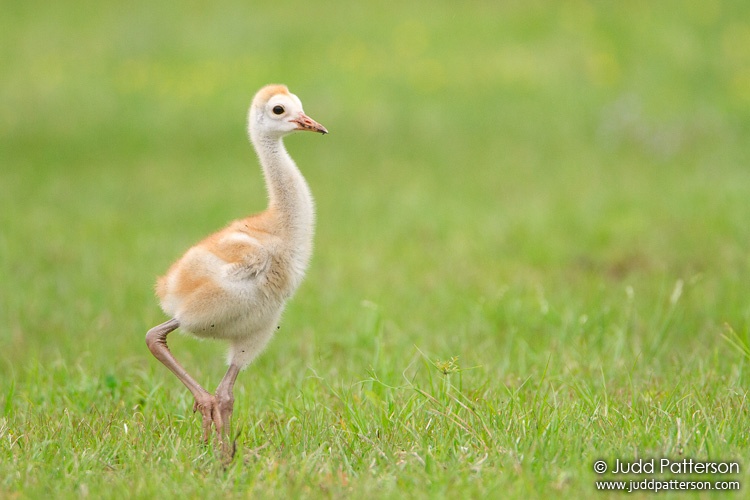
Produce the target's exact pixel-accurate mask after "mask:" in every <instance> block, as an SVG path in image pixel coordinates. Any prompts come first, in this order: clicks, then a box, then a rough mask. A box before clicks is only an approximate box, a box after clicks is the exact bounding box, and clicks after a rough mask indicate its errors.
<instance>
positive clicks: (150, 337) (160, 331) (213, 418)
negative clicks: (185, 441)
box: [146, 318, 236, 442]
mask: <svg viewBox="0 0 750 500" xmlns="http://www.w3.org/2000/svg"><path fill="white" fill-rule="evenodd" d="M179 326H180V322H179V321H177V320H176V319H174V318H173V319H170V320H169V321H166V322H164V323H162V324H161V325H158V326H155V327H153V328H152V329H150V330H149V331H148V333H147V334H146V345H147V346H148V348H149V350H150V351H151V353H152V354H153V355H154V357H156V359H158V360H159V361H161V362H162V364H163V365H164V366H166V367H167V368H169V369H170V370H171V371H172V373H174V374H175V375H176V376H177V378H178V379H180V381H181V382H182V383H183V384H185V387H187V388H188V390H190V392H191V393H192V394H193V397H194V398H195V404H193V411H196V410H200V412H201V415H203V440H204V441H206V442H208V438H209V436H210V434H211V424H212V423H213V424H214V426H215V427H216V432H217V434H218V435H219V439H221V437H222V429H223V420H222V412H221V410H220V405H219V404H218V402H217V399H216V397H215V396H213V395H211V394H209V393H208V391H206V390H205V389H204V388H203V387H201V385H200V384H199V383H198V382H196V381H195V379H194V378H193V377H191V376H190V374H189V373H188V372H187V371H186V370H185V369H184V368H183V367H182V365H181V364H180V363H179V362H178V361H177V360H176V359H175V357H174V355H172V352H171V351H170V350H169V347H167V335H169V334H170V333H172V332H173V331H175V330H176V329H177V328H178V327H179ZM227 375H229V373H227ZM225 378H226V377H225ZM235 378H236V375H235ZM222 384H223V381H222ZM233 384H234V379H233V380H232V384H230V385H229V393H230V395H231V390H232V385H233ZM220 387H221V385H220ZM229 415H230V416H231V409H230V412H229Z"/></svg>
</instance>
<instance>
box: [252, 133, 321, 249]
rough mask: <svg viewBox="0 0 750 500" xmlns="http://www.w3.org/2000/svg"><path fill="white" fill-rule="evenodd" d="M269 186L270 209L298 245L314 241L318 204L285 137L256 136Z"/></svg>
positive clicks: (256, 143)
mask: <svg viewBox="0 0 750 500" xmlns="http://www.w3.org/2000/svg"><path fill="white" fill-rule="evenodd" d="M252 142H253V146H255V150H256V152H257V153H258V158H259V159H260V164H261V166H262V167H263V175H264V176H265V180H266V188H267V189H268V201H269V205H268V208H269V211H270V212H271V213H273V214H274V215H275V216H276V217H277V219H278V222H279V226H280V229H281V230H282V231H284V232H285V233H286V234H287V235H288V236H289V239H290V241H291V242H292V243H293V244H294V245H296V246H302V247H307V246H309V245H311V244H312V236H313V231H314V228H313V226H314V223H315V206H314V202H313V198H312V193H311V192H310V188H309V186H308V185H307V182H306V181H305V178H304V177H303V176H302V173H301V172H300V171H299V169H298V168H297V165H295V163H294V160H292V157H291V156H289V153H287V151H286V148H285V147H284V143H283V142H282V141H281V138H274V137H268V136H261V137H252Z"/></svg>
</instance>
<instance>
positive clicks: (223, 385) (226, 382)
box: [216, 363, 240, 455]
mask: <svg viewBox="0 0 750 500" xmlns="http://www.w3.org/2000/svg"><path fill="white" fill-rule="evenodd" d="M239 373H240V367H239V366H237V365H236V364H234V363H232V364H230V365H229V369H227V373H226V374H225V375H224V378H223V379H221V382H220V383H219V386H218V387H217V388H216V400H217V403H218V406H219V415H220V416H221V421H222V422H223V424H224V436H223V442H224V451H225V452H226V453H230V451H229V448H228V447H229V446H230V444H231V439H232V436H231V435H230V434H231V432H232V411H233V410H234V382H235V381H236V380H237V375H238V374H239ZM231 454H232V455H234V451H233V450H232V451H231Z"/></svg>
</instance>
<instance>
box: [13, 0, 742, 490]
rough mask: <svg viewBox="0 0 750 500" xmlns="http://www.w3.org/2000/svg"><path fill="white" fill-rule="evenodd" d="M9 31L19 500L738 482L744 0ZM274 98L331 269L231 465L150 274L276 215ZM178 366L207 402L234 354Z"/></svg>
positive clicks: (475, 5) (178, 7)
mask: <svg viewBox="0 0 750 500" xmlns="http://www.w3.org/2000/svg"><path fill="white" fill-rule="evenodd" d="M2 11H3V15H2V16H0V46H2V47H3V50H2V55H1V56H0V74H2V75H3V76H2V78H0V109H2V113H0V497H10V498H38V497H43V496H50V495H52V496H53V497H55V498H59V497H74V496H87V495H88V496H90V497H92V498H100V497H115V498H121V497H137V498H158V497H203V496H207V497H228V498H232V497H239V498H245V497H252V498H268V497H276V498H292V497H297V496H305V497H330V498H344V497H354V496H359V497H363V498H398V497H403V496H404V495H407V496H411V497H416V498H441V497H442V498H449V497H450V498H467V497H487V498H497V497H517V498H528V497H547V496H564V497H568V498H576V497H578V498H581V497H588V496H593V495H595V494H597V493H596V489H595V486H594V481H595V480H596V479H597V478H599V477H601V478H603V479H616V478H617V476H616V475H612V474H605V475H603V476H596V475H595V474H594V472H593V470H592V467H593V463H594V461H595V460H597V459H605V460H607V461H608V462H610V463H614V460H615V459H617V458H619V459H622V460H632V459H635V458H659V457H670V458H673V459H675V460H679V459H682V458H692V459H694V460H711V461H737V462H739V463H740V464H741V473H740V474H739V475H730V476H711V477H709V478H708V479H710V480H714V479H722V480H738V481H741V482H742V486H743V490H745V489H746V488H747V487H748V479H750V473H748V470H749V467H750V452H749V451H748V450H750V446H749V445H750V442H749V441H750V416H749V414H748V411H749V409H748V401H747V396H748V392H747V387H748V383H750V373H748V369H749V368H750V356H748V353H749V352H750V349H748V345H750V223H749V222H748V221H750V141H748V137H750V135H749V134H750V48H749V47H750V28H749V26H750V24H749V23H750V7H748V5H746V2H740V1H734V2H697V1H696V2H677V1H674V2H672V1H667V2H624V3H611V2H585V1H579V2H564V3H559V2H533V1H532V2H495V3H494V4H493V3H491V2H469V3H466V4H464V5H462V6H461V7H458V6H457V4H455V2H417V3H413V2H411V3H408V2H402V4H401V5H394V6H376V5H367V4H362V3H357V2H333V3H331V2H329V3H326V4H321V3H319V2H302V1H296V0H295V1H293V2H283V3H279V2H275V3H274V2H271V3H268V5H264V6H257V5H249V3H248V2H239V1H236V2H232V1H226V2H218V3H216V2H214V4H213V5H212V6H210V7H209V6H206V5H200V4H195V5H186V4H183V3H177V2H160V3H158V5H155V4H154V3H153V2H140V1H136V2H129V3H119V4H112V5H106V3H101V2H99V3H95V2H56V3H49V2H46V3H45V2H37V1H28V2H4V4H3V6H2ZM269 82H284V83H287V84H288V85H289V86H290V88H291V90H292V91H293V92H295V93H297V94H298V95H299V96H300V97H301V99H302V100H303V102H304V103H305V109H306V111H307V112H308V113H309V114H310V116H312V117H313V118H315V119H316V120H318V121H320V122H321V123H323V124H324V125H325V126H326V127H328V129H329V130H330V131H331V134H330V135H329V136H326V137H324V138H320V137H312V136H307V135H301V136H295V137H292V138H290V139H288V140H287V145H288V147H289V149H290V151H291V153H292V155H293V156H294V157H295V158H296V159H297V162H298V164H299V165H300V167H301V169H302V170H303V172H304V173H305V175H306V177H307V179H308V181H309V183H310V185H311V187H312V189H313V192H314V194H315V197H316V201H317V207H318V219H319V220H318V227H317V235H316V250H315V257H314V259H313V262H312V266H311V269H310V271H309V273H308V276H307V279H306V281H305V283H304V284H303V286H302V287H301V289H300V290H299V292H298V294H297V295H296V296H295V298H294V299H293V301H292V302H291V303H290V304H289V307H288V308H287V312H286V314H285V317H284V321H283V323H282V327H281V330H280V331H279V334H278V335H277V337H276V338H275V339H274V341H273V342H272V344H271V346H270V347H269V349H268V350H267V351H266V352H265V353H264V354H263V355H262V356H261V357H260V358H259V359H258V360H257V361H256V362H255V363H254V364H253V365H251V366H250V367H249V368H248V369H247V370H246V371H245V372H243V373H242V374H241V375H240V378H239V379H238V383H237V387H236V402H235V430H236V431H238V433H239V437H238V441H237V444H238V452H237V457H236V460H235V461H234V462H233V463H232V464H231V465H229V466H228V467H227V468H223V467H222V466H221V464H220V461H219V460H218V458H219V457H218V456H217V451H216V450H214V448H213V447H206V446H203V445H202V444H201V443H200V432H201V431H200V421H199V419H198V417H196V416H195V415H193V414H192V412H191V409H192V400H191V398H190V395H189V393H188V392H187V391H186V390H185V389H184V387H183V386H182V385H181V384H180V383H179V382H178V381H177V380H176V379H175V378H174V377H173V376H172V375H171V374H170V373H169V372H168V371H167V370H166V369H165V368H164V367H163V366H161V365H160V364H159V363H158V362H157V361H156V360H155V359H153V357H152V356H151V355H150V353H149V352H148V350H147V349H146V347H145V344H144V335H145V332H146V330H147V329H148V328H150V327H151V326H153V325H155V324H157V323H160V322H162V321H164V320H165V319H166V318H165V317H164V316H163V314H162V313H161V311H160V310H159V308H158V304H157V302H156V300H155V298H154V296H153V291H152V287H153V282H154V279H155V276H157V275H158V274H160V273H162V272H164V271H165V270H166V268H167V266H168V265H169V264H170V263H171V261H172V260H173V259H175V258H176V257H178V256H179V255H180V254H181V252H182V251H183V250H184V249H185V248H186V247H188V246H189V245H191V244H192V243H194V242H195V241H196V240H197V239H199V238H201V237H202V236H204V235H206V234H207V233H209V232H211V231H214V230H216V229H218V228H220V227H221V226H222V225H223V224H225V223H226V222H227V221H229V220H232V219H233V218H236V217H239V216H243V215H246V214H248V213H252V212H256V211H259V210H261V209H262V208H263V207H264V204H265V193H264V188H263V185H262V178H261V175H260V172H259V170H258V167H257V164H256V161H255V159H254V156H253V153H252V151H251V149H250V146H249V145H248V144H247V142H246V138H245V133H244V127H245V123H244V121H245V112H246V108H247V105H248V103H249V100H250V99H251V97H252V95H253V93H254V92H255V91H256V90H257V89H258V88H259V87H260V86H262V85H263V84H266V83H269ZM170 345H171V346H172V348H173V350H174V352H175V354H176V356H177V357H178V358H179V359H181V360H182V361H183V363H184V364H185V365H186V367H188V369H189V370H190V371H191V372H192V373H193V374H194V375H195V376H196V378H197V379H198V380H200V381H201V382H203V383H205V384H206V385H207V386H210V387H214V386H215V385H216V384H217V383H218V381H219V380H220V378H221V376H222V374H223V371H224V369H225V366H224V364H223V359H224V349H225V347H224V346H222V345H220V344H215V343H210V342H198V341H196V340H192V339H189V338H186V337H181V336H174V338H173V339H171V342H170ZM645 477H647V476H643V475H641V476H631V477H630V478H634V479H644V478H645ZM678 478H679V479H686V478H687V477H686V476H679V477H678ZM700 479H706V476H703V477H700ZM714 496H720V494H711V498H714Z"/></svg>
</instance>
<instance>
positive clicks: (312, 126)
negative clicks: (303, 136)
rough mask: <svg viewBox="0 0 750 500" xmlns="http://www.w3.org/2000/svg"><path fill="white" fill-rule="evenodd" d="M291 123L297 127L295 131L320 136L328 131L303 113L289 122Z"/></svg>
mask: <svg viewBox="0 0 750 500" xmlns="http://www.w3.org/2000/svg"><path fill="white" fill-rule="evenodd" d="M291 122H292V123H294V124H296V125H297V130H307V131H309V132H320V133H321V134H327V133H328V130H326V128H325V127H324V126H323V125H321V124H320V123H318V122H316V121H315V120H313V119H312V118H310V117H309V116H307V115H306V114H305V113H300V114H299V116H297V118H295V119H293V120H291Z"/></svg>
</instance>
